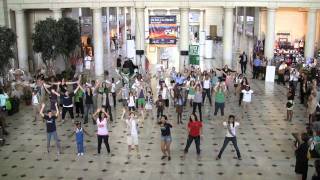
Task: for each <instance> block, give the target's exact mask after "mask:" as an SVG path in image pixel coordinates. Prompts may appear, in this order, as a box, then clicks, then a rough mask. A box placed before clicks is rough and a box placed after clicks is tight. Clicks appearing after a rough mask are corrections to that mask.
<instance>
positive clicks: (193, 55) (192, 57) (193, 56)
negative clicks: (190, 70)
mask: <svg viewBox="0 0 320 180" xmlns="http://www.w3.org/2000/svg"><path fill="white" fill-rule="evenodd" d="M189 64H193V65H199V64H200V50H199V45H190V46H189Z"/></svg>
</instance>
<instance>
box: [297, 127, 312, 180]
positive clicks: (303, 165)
mask: <svg viewBox="0 0 320 180" xmlns="http://www.w3.org/2000/svg"><path fill="white" fill-rule="evenodd" d="M308 140H309V136H308V134H307V133H303V134H301V140H300V139H298V141H299V144H300V143H301V144H300V145H299V147H298V148H297V150H296V151H295V154H296V166H295V172H296V173H297V174H301V175H302V180H306V179H307V175H308V160H309V159H308V151H309V145H308Z"/></svg>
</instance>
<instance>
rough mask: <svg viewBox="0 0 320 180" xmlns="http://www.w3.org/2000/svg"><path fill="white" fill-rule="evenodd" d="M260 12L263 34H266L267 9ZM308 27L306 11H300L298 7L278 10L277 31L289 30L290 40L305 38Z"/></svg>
mask: <svg viewBox="0 0 320 180" xmlns="http://www.w3.org/2000/svg"><path fill="white" fill-rule="evenodd" d="M260 13H261V17H260V21H261V34H262V35H265V33H266V29H267V11H266V10H262V11H261V12H260ZM293 20H294V22H293ZM306 29H307V12H306V11H299V10H298V9H297V8H280V9H278V10H277V11H276V25H275V33H279V32H286V33H287V32H288V33H290V35H291V36H290V39H288V40H289V41H291V42H294V41H295V40H301V39H303V40H304V37H305V34H306ZM276 38H277V36H276Z"/></svg>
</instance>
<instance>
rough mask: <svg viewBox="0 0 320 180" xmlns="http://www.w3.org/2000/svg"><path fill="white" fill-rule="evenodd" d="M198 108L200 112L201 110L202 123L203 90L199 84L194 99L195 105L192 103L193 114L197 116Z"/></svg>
mask: <svg viewBox="0 0 320 180" xmlns="http://www.w3.org/2000/svg"><path fill="white" fill-rule="evenodd" d="M197 106H198V110H199V116H200V121H202V112H201V106H202V90H201V87H200V85H199V84H198V85H197V86H196V93H195V95H194V99H193V103H192V109H193V110H192V113H193V114H195V113H196V109H197Z"/></svg>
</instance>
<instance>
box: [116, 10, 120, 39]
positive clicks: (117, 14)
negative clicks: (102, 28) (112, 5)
mask: <svg viewBox="0 0 320 180" xmlns="http://www.w3.org/2000/svg"><path fill="white" fill-rule="evenodd" d="M119 13H120V8H119V7H117V13H116V19H117V26H116V27H117V31H116V32H117V39H118V40H119V39H120V38H119V36H120V27H119V22H120V21H119ZM119 45H120V44H119Z"/></svg>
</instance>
